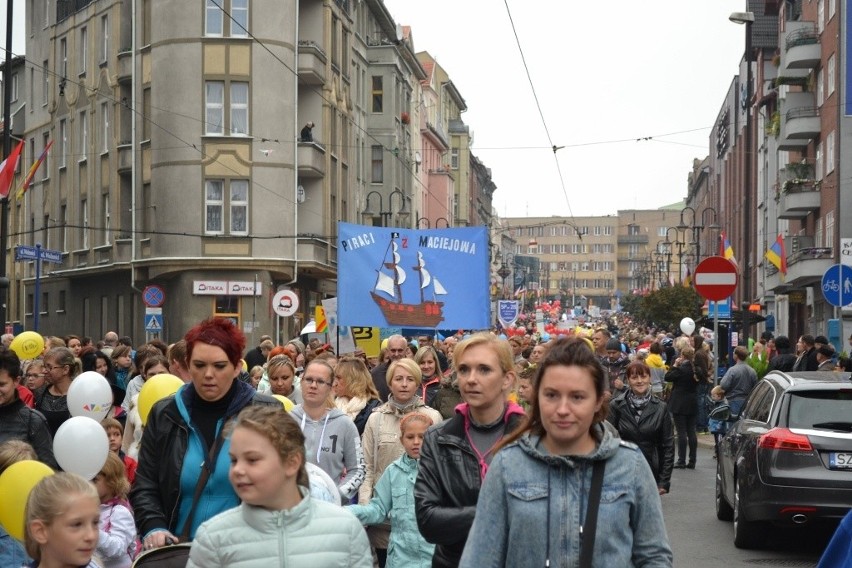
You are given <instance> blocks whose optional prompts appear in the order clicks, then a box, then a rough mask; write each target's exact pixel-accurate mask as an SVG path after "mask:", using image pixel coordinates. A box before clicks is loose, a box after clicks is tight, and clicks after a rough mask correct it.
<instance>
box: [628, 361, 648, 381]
mask: <svg viewBox="0 0 852 568" xmlns="http://www.w3.org/2000/svg"><path fill="white" fill-rule="evenodd" d="M637 375H638V376H640V377H649V376H651V367H649V366H648V365H647V363H645V361H642V360H640V359H637V360H636V361H631V362H630V364H629V365H627V368H626V369H625V370H624V376H625V377H627V378H628V379H629V378H630V377H634V376H637Z"/></svg>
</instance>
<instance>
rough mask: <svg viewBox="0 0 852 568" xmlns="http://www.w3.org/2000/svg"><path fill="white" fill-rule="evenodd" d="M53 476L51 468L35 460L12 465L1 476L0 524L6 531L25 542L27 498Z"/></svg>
mask: <svg viewBox="0 0 852 568" xmlns="http://www.w3.org/2000/svg"><path fill="white" fill-rule="evenodd" d="M48 475H53V470H52V469H50V467H49V466H47V465H45V464H43V463H41V462H40V461H35V460H24V461H19V462H17V463H13V464H12V465H10V466H9V467H8V468H7V469H6V471H4V472H3V475H0V503H3V506H2V507H0V524H2V525H3V527H4V528H5V529H6V531H7V532H8V533H9V534H10V535H12V536H13V537H15V538H16V539H18V540H20V541H21V542H23V541H24V535H25V534H26V528H25V526H24V525H25V515H26V510H27V498H28V497H29V496H30V491H32V490H33V487H35V486H36V485H38V482H39V481H41V480H42V479H44V478H45V477H47V476H48Z"/></svg>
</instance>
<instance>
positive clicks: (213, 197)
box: [204, 180, 225, 235]
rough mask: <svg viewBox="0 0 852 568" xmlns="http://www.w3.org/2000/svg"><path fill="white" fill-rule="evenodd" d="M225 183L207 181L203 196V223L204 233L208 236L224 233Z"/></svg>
mask: <svg viewBox="0 0 852 568" xmlns="http://www.w3.org/2000/svg"><path fill="white" fill-rule="evenodd" d="M224 186H225V182H223V181H222V180H207V183H206V187H205V192H204V193H205V195H204V209H205V222H204V232H205V233H207V234H208V235H221V234H222V233H223V232H224V221H223V219H222V216H223V209H224V207H225V202H224V197H225V190H224Z"/></svg>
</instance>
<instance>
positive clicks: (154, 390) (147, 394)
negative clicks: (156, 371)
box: [136, 373, 183, 426]
mask: <svg viewBox="0 0 852 568" xmlns="http://www.w3.org/2000/svg"><path fill="white" fill-rule="evenodd" d="M182 386H183V381H182V380H180V379H179V378H177V377H176V376H174V375H169V374H168V373H162V374H160V375H154V376H153V377H151V378H150V379H148V380H147V381H145V384H144V385H142V390H141V391H139V401H138V403H137V405H136V406H137V408H138V410H139V418H141V419H142V425H143V426H144V425H145V424H147V423H148V414H149V413H150V412H151V409H152V408H153V407H154V403H155V402H157V401H158V400H161V399H164V398H166V397H167V396H171V395H173V394H175V393H176V392H177V391H178V389H179V388H180V387H182Z"/></svg>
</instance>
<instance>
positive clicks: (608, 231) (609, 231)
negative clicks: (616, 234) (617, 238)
mask: <svg viewBox="0 0 852 568" xmlns="http://www.w3.org/2000/svg"><path fill="white" fill-rule="evenodd" d="M603 234H604V235H605V236H607V237H609V236H611V235H612V227H611V226H610V225H607V226H605V227H604V228H603Z"/></svg>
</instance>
